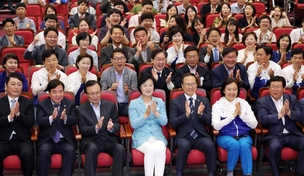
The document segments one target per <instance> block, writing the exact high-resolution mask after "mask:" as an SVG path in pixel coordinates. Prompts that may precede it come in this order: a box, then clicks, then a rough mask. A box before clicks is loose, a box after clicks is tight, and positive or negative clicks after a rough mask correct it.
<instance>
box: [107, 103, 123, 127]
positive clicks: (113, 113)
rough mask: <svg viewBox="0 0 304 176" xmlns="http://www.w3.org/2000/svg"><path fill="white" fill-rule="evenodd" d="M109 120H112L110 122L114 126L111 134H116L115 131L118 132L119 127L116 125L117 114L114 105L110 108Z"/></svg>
mask: <svg viewBox="0 0 304 176" xmlns="http://www.w3.org/2000/svg"><path fill="white" fill-rule="evenodd" d="M111 118H112V122H113V124H114V127H113V132H114V133H116V132H117V131H119V129H120V125H119V123H118V112H117V109H116V106H115V105H114V104H113V105H112V107H111ZM105 125H106V124H105Z"/></svg>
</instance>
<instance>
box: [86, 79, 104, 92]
mask: <svg viewBox="0 0 304 176" xmlns="http://www.w3.org/2000/svg"><path fill="white" fill-rule="evenodd" d="M95 84H98V85H99V87H100V90H101V84H100V82H99V81H96V80H88V81H87V82H86V83H85V84H84V88H83V91H84V93H86V94H87V93H88V92H87V88H88V87H91V86H94V85H95Z"/></svg>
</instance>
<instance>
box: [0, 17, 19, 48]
mask: <svg viewBox="0 0 304 176" xmlns="http://www.w3.org/2000/svg"><path fill="white" fill-rule="evenodd" d="M2 25H3V26H4V27H3V28H4V32H5V34H4V35H3V36H1V37H0V50H1V48H2V47H14V46H24V38H23V37H22V36H20V35H15V34H14V32H15V21H14V20H13V19H12V18H6V19H5V20H3V21H2Z"/></svg>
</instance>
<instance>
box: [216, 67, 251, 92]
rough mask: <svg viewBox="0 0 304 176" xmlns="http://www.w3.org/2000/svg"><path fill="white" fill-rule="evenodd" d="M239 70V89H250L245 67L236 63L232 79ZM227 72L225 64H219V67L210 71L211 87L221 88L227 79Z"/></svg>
mask: <svg viewBox="0 0 304 176" xmlns="http://www.w3.org/2000/svg"><path fill="white" fill-rule="evenodd" d="M238 69H239V70H240V75H241V79H242V84H241V85H240V86H241V87H244V88H245V89H246V90H248V89H249V88H250V85H249V81H248V75H247V71H246V67H245V66H244V65H242V64H239V63H236V64H235V68H234V70H233V77H234V78H235V76H236V71H237V70H238ZM228 76H229V75H228V72H227V70H226V67H225V64H221V65H220V66H218V67H216V68H214V69H212V71H211V79H212V86H213V88H215V87H221V85H222V82H223V81H225V80H226V79H227V78H228Z"/></svg>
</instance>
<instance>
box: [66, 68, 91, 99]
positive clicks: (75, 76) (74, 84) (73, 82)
mask: <svg viewBox="0 0 304 176" xmlns="http://www.w3.org/2000/svg"><path fill="white" fill-rule="evenodd" d="M81 78H82V77H81V75H80V73H79V70H77V71H76V72H74V73H71V74H69V75H68V79H67V88H66V90H67V91H70V92H73V93H74V95H76V94H77V91H78V89H79V88H80V85H81ZM89 80H95V81H97V76H96V75H95V74H93V73H91V72H89V71H88V72H87V74H86V81H89Z"/></svg>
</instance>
